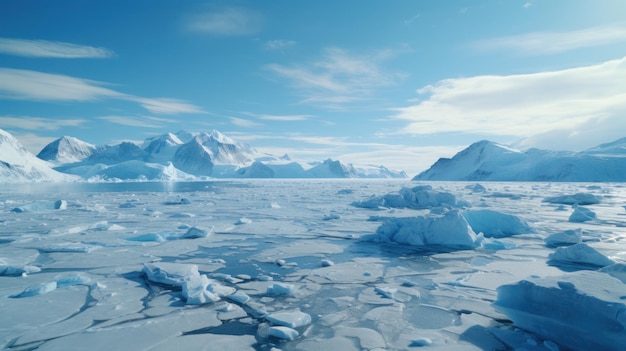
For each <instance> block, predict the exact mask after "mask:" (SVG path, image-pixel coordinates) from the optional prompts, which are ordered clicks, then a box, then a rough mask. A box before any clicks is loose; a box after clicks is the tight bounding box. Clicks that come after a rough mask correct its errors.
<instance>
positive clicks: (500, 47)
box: [470, 24, 626, 55]
mask: <svg viewBox="0 0 626 351" xmlns="http://www.w3.org/2000/svg"><path fill="white" fill-rule="evenodd" d="M621 42H626V25H624V24H619V25H606V26H598V27H591V28H586V29H581V30H574V31H568V32H536V33H528V34H521V35H513V36H507V37H498V38H492V39H485V40H479V41H476V42H473V43H470V47H471V48H473V49H475V50H478V51H505V50H507V51H514V52H518V53H521V54H524V55H547V54H556V53H561V52H566V51H570V50H576V49H582V48H590V47H597V46H604V45H612V44H616V43H621Z"/></svg>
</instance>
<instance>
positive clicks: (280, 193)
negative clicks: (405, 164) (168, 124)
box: [0, 180, 626, 351]
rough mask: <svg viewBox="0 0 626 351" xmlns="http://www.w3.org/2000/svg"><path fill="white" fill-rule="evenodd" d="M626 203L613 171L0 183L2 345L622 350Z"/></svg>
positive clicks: (48, 347) (625, 190)
mask: <svg viewBox="0 0 626 351" xmlns="http://www.w3.org/2000/svg"><path fill="white" fill-rule="evenodd" d="M426 185H427V186H426ZM570 194H575V195H570ZM546 199H547V200H546ZM589 199H592V200H593V201H587V200H589ZM583 200H584V201H583ZM57 204H59V205H58V206H57ZM624 205H626V188H625V185H624V184H611V183H593V184H591V183H488V182H482V183H480V184H477V183H460V182H458V183H457V182H440V183H438V182H430V183H428V184H424V183H416V182H409V181H397V180H376V181H373V180H237V181H216V182H197V183H134V184H125V183H119V184H74V185H63V184H49V185H46V184H36V185H11V187H8V186H3V187H1V188H0V211H1V212H0V312H1V313H0V347H2V348H4V349H7V350H86V349H89V350H112V349H115V350H172V349H188V350H222V349H231V350H267V351H269V350H325V351H331V350H342V351H344V350H420V349H433V350H434V349H439V350H441V349H443V350H508V349H517V350H557V349H558V350H601V349H602V350H621V349H622V348H623V345H625V344H626V306H625V303H626V285H625V283H624V282H625V281H626V273H625V272H626V268H624V267H626V266H625V265H624V263H625V261H626V210H625V208H624V207H623V206H624ZM581 208H582V209H584V210H582V211H583V212H586V211H590V212H592V213H594V214H595V217H594V218H592V219H589V220H586V221H571V219H570V216H571V215H572V213H574V212H576V211H578V212H581Z"/></svg>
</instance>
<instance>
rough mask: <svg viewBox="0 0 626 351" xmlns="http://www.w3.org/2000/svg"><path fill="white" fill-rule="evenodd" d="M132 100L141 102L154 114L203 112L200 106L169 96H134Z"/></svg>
mask: <svg viewBox="0 0 626 351" xmlns="http://www.w3.org/2000/svg"><path fill="white" fill-rule="evenodd" d="M130 100H134V101H136V102H138V103H139V104H141V106H142V107H143V108H145V109H146V110H148V111H150V112H152V113H156V114H162V115H167V114H179V113H205V111H204V110H202V109H201V108H200V107H198V106H195V105H193V104H190V103H188V102H186V101H184V100H178V99H169V98H155V99H149V98H142V97H134V98H131V99H130Z"/></svg>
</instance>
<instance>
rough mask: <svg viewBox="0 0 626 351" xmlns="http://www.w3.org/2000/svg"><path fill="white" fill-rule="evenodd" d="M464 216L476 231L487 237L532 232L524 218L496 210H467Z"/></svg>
mask: <svg viewBox="0 0 626 351" xmlns="http://www.w3.org/2000/svg"><path fill="white" fill-rule="evenodd" d="M463 217H465V219H466V220H467V222H468V223H469V225H470V226H471V227H472V230H474V232H475V233H483V234H484V235H485V236H486V237H495V238H503V237H507V236H511V235H515V234H524V233H530V232H532V229H531V228H530V226H529V225H528V223H526V221H525V220H524V219H522V218H520V217H517V216H514V215H510V214H506V213H502V212H498V211H494V210H472V211H465V212H464V213H463Z"/></svg>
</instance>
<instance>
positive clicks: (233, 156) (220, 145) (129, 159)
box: [0, 130, 408, 182]
mask: <svg viewBox="0 0 626 351" xmlns="http://www.w3.org/2000/svg"><path fill="white" fill-rule="evenodd" d="M0 148H1V149H0V150H1V151H2V153H1V154H0V162H2V163H1V165H0V181H4V180H6V182H13V181H15V182H23V181H63V180H72V179H80V178H82V179H88V180H90V181H107V180H166V181H176V180H198V179H205V178H208V177H211V178H408V176H407V175H406V173H405V172H403V171H394V170H390V169H388V168H386V167H384V166H373V165H364V166H356V165H352V164H345V163H343V162H341V161H336V160H331V159H328V160H325V161H320V162H312V163H306V162H296V161H292V160H291V158H290V157H289V156H288V155H284V156H276V155H271V154H265V153H260V152H258V151H257V150H256V149H254V148H253V147H252V146H250V145H248V144H246V143H239V142H236V141H234V140H233V139H231V138H229V137H227V136H226V135H224V134H222V133H220V132H219V131H217V130H212V131H211V132H202V133H195V134H194V133H189V132H186V131H179V132H177V133H166V134H163V135H159V136H155V137H152V138H148V139H146V140H145V141H144V142H143V144H141V145H137V144H134V143H131V142H122V143H119V144H116V145H97V146H95V145H93V144H90V143H87V142H85V141H82V140H79V139H77V138H74V137H69V136H63V137H61V138H59V139H57V140H55V141H53V142H51V143H50V144H48V145H46V146H45V147H44V148H43V149H42V150H41V151H40V152H39V154H38V155H37V157H35V156H34V155H32V154H30V153H28V151H26V150H25V149H24V148H23V147H22V145H21V144H20V143H19V142H18V141H17V140H16V139H15V138H14V137H13V136H11V135H10V134H9V133H7V132H5V131H2V133H1V134H0Z"/></svg>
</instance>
